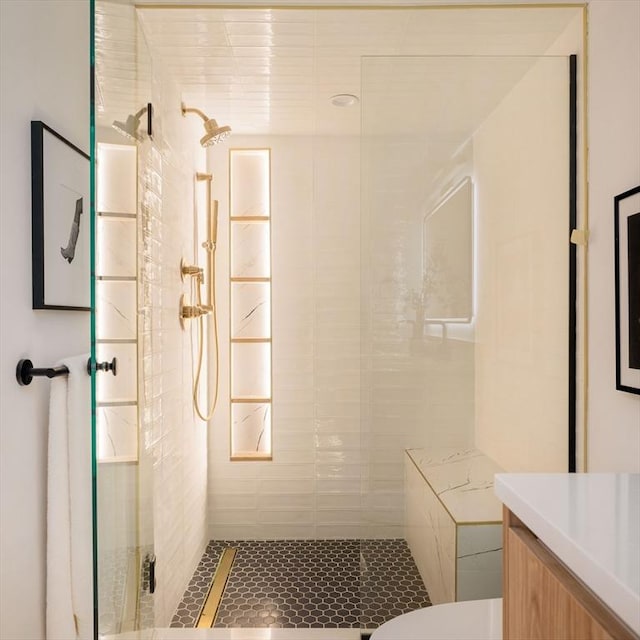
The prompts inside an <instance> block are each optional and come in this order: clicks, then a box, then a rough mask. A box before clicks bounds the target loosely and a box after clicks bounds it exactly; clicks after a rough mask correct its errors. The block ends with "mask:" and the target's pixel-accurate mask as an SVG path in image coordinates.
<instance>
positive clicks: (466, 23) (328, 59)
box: [96, 2, 580, 135]
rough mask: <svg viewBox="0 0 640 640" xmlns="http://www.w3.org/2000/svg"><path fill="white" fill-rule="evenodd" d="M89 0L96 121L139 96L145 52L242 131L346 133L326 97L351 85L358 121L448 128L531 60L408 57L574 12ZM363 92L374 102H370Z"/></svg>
mask: <svg viewBox="0 0 640 640" xmlns="http://www.w3.org/2000/svg"><path fill="white" fill-rule="evenodd" d="M96 4H97V10H96V13H97V15H96V64H97V75H98V79H99V88H100V97H101V99H102V103H103V104H102V106H101V107H99V115H100V117H101V119H102V121H104V122H105V123H107V122H110V121H112V120H114V119H118V120H122V119H123V118H124V117H125V116H126V115H127V114H128V113H131V112H133V111H136V110H137V106H136V102H137V103H138V104H139V103H144V102H146V99H143V97H142V96H143V94H144V93H145V92H147V91H148V87H149V84H148V78H149V77H150V71H149V56H147V55H146V54H147V52H148V53H149V54H150V59H151V60H153V65H154V68H162V69H163V71H165V72H166V73H167V74H169V76H171V77H172V78H173V80H174V81H175V82H176V83H177V85H178V87H179V91H180V93H181V94H182V97H183V100H184V102H185V103H187V104H188V106H193V107H197V108H199V109H201V110H203V111H204V112H206V113H207V114H208V115H209V116H210V117H214V118H216V119H217V120H218V121H219V123H221V124H229V125H231V127H232V128H233V130H234V132H236V133H245V134H254V133H255V134H327V133H332V134H339V135H345V134H358V133H359V132H360V126H361V107H362V105H360V106H358V107H354V108H348V109H340V108H336V107H334V106H332V105H331V104H330V102H329V98H330V97H331V96H332V95H334V94H337V93H354V94H356V95H358V96H363V94H364V98H365V107H364V109H365V117H366V118H367V119H368V120H367V123H368V126H369V127H373V128H375V127H377V126H386V127H388V128H389V129H390V130H395V129H397V130H398V131H401V132H408V131H420V130H423V129H424V128H425V127H427V128H431V129H433V126H434V122H435V123H436V128H437V129H438V130H439V131H440V130H442V127H443V122H444V121H443V117H444V118H445V119H447V121H448V122H449V125H448V126H450V127H452V129H455V128H458V129H465V128H466V129H469V128H471V130H473V128H475V127H477V126H478V124H479V123H480V122H481V120H478V119H479V118H483V117H486V115H487V114H488V112H490V110H491V109H492V108H493V107H494V106H495V105H496V104H497V103H498V102H499V101H500V100H501V99H502V97H503V96H504V95H505V94H506V92H507V91H508V90H509V89H510V88H511V87H512V86H513V84H514V83H515V82H516V81H517V79H518V78H519V77H521V76H522V74H523V73H524V72H525V71H526V69H527V68H528V67H529V66H530V64H531V63H532V60H512V61H510V62H507V63H504V62H502V63H500V64H498V65H497V66H493V67H492V66H491V65H490V64H488V61H486V60H485V61H482V60H481V59H477V60H476V61H475V62H473V61H469V60H468V59H465V58H461V59H459V60H451V59H449V60H447V61H445V60H433V59H431V60H429V59H424V58H422V59H420V60H415V59H411V58H407V57H409V56H505V55H509V56H536V55H541V54H544V53H545V52H546V51H547V50H548V48H549V47H550V46H551V45H552V44H553V42H554V41H555V40H556V39H557V38H558V36H559V35H560V34H561V33H562V32H563V31H564V29H565V28H566V27H567V25H568V24H569V23H570V22H571V20H572V19H574V18H575V17H576V16H577V15H579V12H580V9H579V8H576V7H555V8H539V7H538V8H518V9H515V8H497V7H493V8H474V9H471V8H465V9H462V8H455V9H453V8H445V9H442V8H440V9H438V8H429V9H427V8H421V9H420V8H393V9H392V8H389V7H386V8H376V9H372V8H366V9H365V8H359V9H355V8H352V9H347V8H344V9H336V8H314V9H308V8H307V9H302V8H299V9H288V8H286V9H285V8H280V9H268V8H253V9H242V8H230V7H229V6H227V7H226V8H214V7H195V6H188V7H184V8H175V7H172V8H158V7H154V8H145V7H144V6H143V5H138V8H137V9H133V8H132V7H131V6H127V4H126V3H113V2H98V3H96ZM136 16H137V18H138V19H139V23H140V25H141V27H142V31H143V32H144V38H143V37H141V35H140V34H139V33H137V31H136ZM145 43H146V44H145ZM147 47H148V50H147ZM398 56H402V57H400V58H398ZM381 57H388V58H386V59H384V58H381ZM391 57H393V58H391ZM363 78H364V83H363V80H362V79H363ZM368 96H369V97H372V96H378V98H379V100H378V101H377V102H378V103H379V104H383V103H384V105H386V106H385V108H384V109H380V110H378V111H376V109H374V108H369V107H368V106H367V105H368V104H372V103H370V102H369V101H368V99H367V97H368ZM394 104H395V105H397V108H396V110H395V116H396V117H393V109H392V106H393V105H394ZM177 106H178V105H177ZM376 114H378V116H379V119H378V120H377V121H376V120H375V118H376V117H378V116H376ZM438 114H439V115H438ZM438 117H439V118H440V119H439V120H434V118H438ZM438 122H439V123H440V124H437V123H438ZM394 128H395V129H394Z"/></svg>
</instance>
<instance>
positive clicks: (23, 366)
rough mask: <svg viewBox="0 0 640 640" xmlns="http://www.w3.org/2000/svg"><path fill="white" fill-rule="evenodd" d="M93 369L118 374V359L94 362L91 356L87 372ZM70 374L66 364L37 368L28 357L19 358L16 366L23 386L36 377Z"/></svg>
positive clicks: (17, 374) (19, 381)
mask: <svg viewBox="0 0 640 640" xmlns="http://www.w3.org/2000/svg"><path fill="white" fill-rule="evenodd" d="M92 371H111V373H113V375H114V376H115V375H117V374H118V360H117V359H116V358H113V360H111V362H95V363H92V362H91V358H89V360H87V374H88V375H91V372H92ZM68 374H69V369H68V367H66V366H65V365H61V366H59V367H45V368H37V367H34V366H33V362H31V360H28V359H27V358H24V359H22V360H19V361H18V365H17V366H16V379H17V381H18V384H19V385H20V386H21V387H22V386H25V385H28V384H31V381H32V380H33V379H34V378H36V377H47V378H57V377H58V376H66V375H68Z"/></svg>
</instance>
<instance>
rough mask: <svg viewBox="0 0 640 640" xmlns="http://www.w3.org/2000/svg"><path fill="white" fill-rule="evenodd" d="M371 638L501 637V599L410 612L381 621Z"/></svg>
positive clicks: (446, 639) (478, 639)
mask: <svg viewBox="0 0 640 640" xmlns="http://www.w3.org/2000/svg"><path fill="white" fill-rule="evenodd" d="M371 640H502V598H493V599H491V600H469V601H467V602H451V603H448V604H437V605H434V606H432V607H426V608H425V609H418V610H417V611H411V612H410V613H405V614H404V615H401V616H398V617H397V618H394V619H393V620H389V622H385V623H384V624H383V625H382V626H381V627H379V628H378V629H376V630H375V631H374V632H373V634H372V635H371Z"/></svg>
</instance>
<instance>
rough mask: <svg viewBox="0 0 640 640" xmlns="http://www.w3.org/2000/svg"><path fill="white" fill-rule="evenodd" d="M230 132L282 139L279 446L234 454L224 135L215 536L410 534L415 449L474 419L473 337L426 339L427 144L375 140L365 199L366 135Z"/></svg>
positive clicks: (463, 439)
mask: <svg viewBox="0 0 640 640" xmlns="http://www.w3.org/2000/svg"><path fill="white" fill-rule="evenodd" d="M228 146H229V147H231V148H260V147H270V148H271V149H272V156H271V164H272V174H271V184H272V274H273V284H272V286H273V304H272V326H273V329H272V331H273V461H271V462H233V463H232V462H230V461H229V407H228V398H229V380H228V366H229V365H228V332H229V322H228V318H229V308H228V301H229V292H228V284H227V282H228V237H229V236H228V186H227V185H228V148H225V147H224V146H219V147H214V148H212V149H211V150H210V151H209V164H210V167H211V168H212V169H213V172H214V175H215V182H214V197H215V198H217V199H218V200H219V201H220V222H219V234H218V248H217V251H216V254H217V279H216V282H217V288H218V317H219V326H220V372H221V375H220V380H219V384H220V403H219V405H218V408H217V410H216V414H215V416H214V419H213V421H212V424H211V428H210V437H209V451H210V462H209V533H210V537H211V538H213V539H275V538H358V537H367V538H375V537H402V536H403V491H404V488H403V484H404V483H403V477H404V472H403V459H402V455H403V450H404V449H405V448H409V447H421V446H430V445H438V446H458V445H459V446H460V447H463V448H464V447H467V446H469V445H470V443H471V440H472V431H473V357H474V353H473V345H472V343H469V342H462V341H448V346H447V347H446V350H444V349H443V348H442V345H441V344H440V341H438V340H434V341H433V344H430V345H429V346H430V347H432V348H429V350H428V351H427V352H425V353H422V352H421V353H414V352H413V351H412V350H411V341H410V336H411V324H410V322H409V321H410V320H412V319H413V317H414V316H413V311H412V309H411V307H410V305H409V296H410V291H411V288H412V287H415V286H417V284H416V283H419V282H420V280H421V269H422V265H421V238H420V233H421V231H420V230H421V228H422V215H423V213H421V212H422V205H423V198H424V193H423V191H422V186H421V184H422V183H420V182H419V181H416V180H413V181H411V180H409V179H408V178H407V175H414V176H415V174H416V173H417V172H418V170H419V168H420V163H421V159H422V148H421V144H420V143H419V142H416V141H403V142H402V143H401V144H393V143H390V142H389V140H385V141H384V144H382V145H381V146H380V147H378V148H375V149H373V151H374V152H375V154H376V155H375V156H374V155H370V157H369V158H368V160H367V163H368V164H367V165H366V166H365V167H363V169H364V170H365V171H364V172H363V175H364V176H365V178H366V180H367V185H366V186H367V190H368V192H367V194H365V195H366V197H365V198H364V199H363V200H362V203H361V189H360V182H361V162H360V161H361V139H360V138H359V137H355V136H354V137H346V136H342V137H295V136H269V137H261V136H239V135H234V136H233V137H232V138H230V142H229V144H228ZM390 148H391V149H392V150H393V152H392V153H389V149H390ZM374 157H375V161H376V163H375V164H372V159H373V158H374ZM407 166H410V168H411V169H412V172H411V173H410V174H407V173H406V172H405V171H404V170H403V167H405V168H406V167H407ZM361 204H362V206H361ZM361 208H362V211H361ZM363 238H364V239H363ZM363 251H364V252H366V256H365V258H366V259H365V260H363V259H362V256H363V253H362V252H363Z"/></svg>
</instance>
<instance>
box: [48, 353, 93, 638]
mask: <svg viewBox="0 0 640 640" xmlns="http://www.w3.org/2000/svg"><path fill="white" fill-rule="evenodd" d="M88 359H89V355H88V354H86V355H81V356H75V357H72V358H67V359H65V360H64V362H63V363H60V364H64V365H66V366H67V367H68V369H69V375H68V376H60V377H57V378H53V379H52V380H51V383H50V384H51V398H50V403H49V451H48V475H47V484H48V487H47V640H76V639H79V640H91V638H92V637H93V552H92V548H93V547H92V545H93V540H92V510H91V496H92V491H91V384H90V382H91V378H90V376H88V375H87V360H88Z"/></svg>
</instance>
